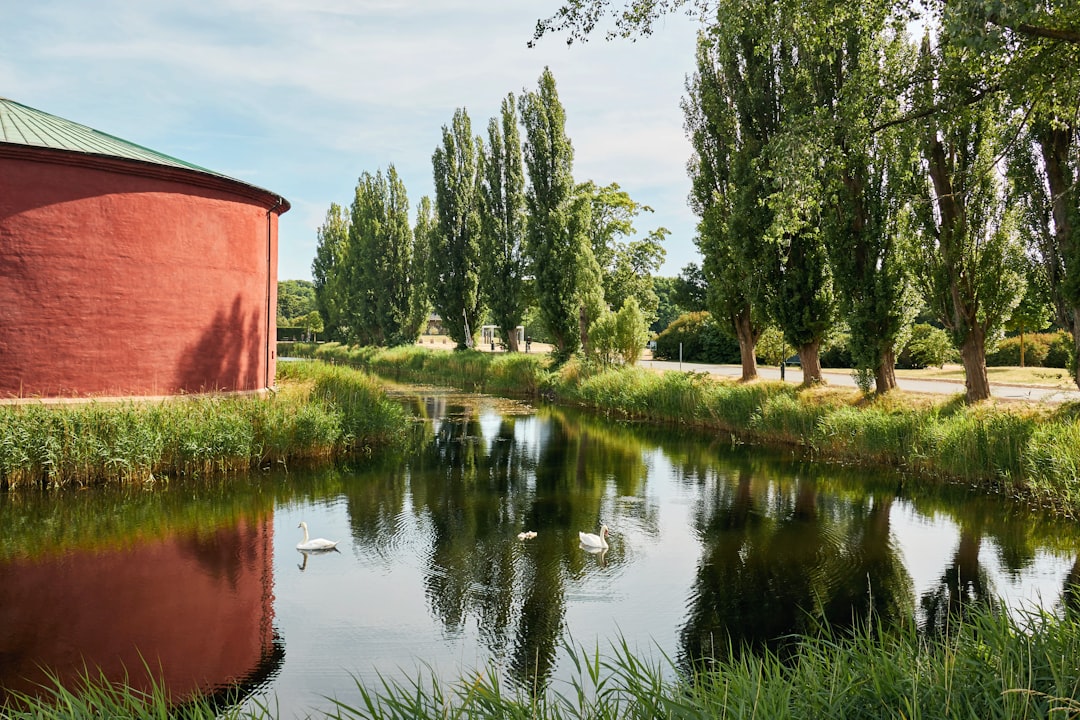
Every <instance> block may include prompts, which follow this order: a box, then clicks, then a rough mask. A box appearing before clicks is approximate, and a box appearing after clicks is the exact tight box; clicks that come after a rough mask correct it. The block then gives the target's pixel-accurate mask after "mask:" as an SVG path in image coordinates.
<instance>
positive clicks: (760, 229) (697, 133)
mask: <svg viewBox="0 0 1080 720" xmlns="http://www.w3.org/2000/svg"><path fill="white" fill-rule="evenodd" d="M742 39H743V40H744V47H753V45H754V44H755V42H756V40H755V38H753V37H751V36H745V37H743V38H742ZM696 57H697V69H696V72H695V73H694V74H693V75H692V76H690V77H689V78H688V79H687V83H686V90H687V94H686V96H685V97H684V99H683V103H682V107H683V113H684V116H685V128H686V132H687V135H688V136H689V137H690V142H691V145H692V146H693V148H694V154H693V155H692V156H691V158H690V161H689V162H688V163H687V170H688V172H689V174H690V180H691V194H690V206H691V207H692V208H693V209H694V212H696V213H697V215H698V217H699V218H700V220H699V222H698V234H697V237H696V238H695V239H694V242H695V243H696V244H697V246H698V250H700V251H701V255H702V265H701V268H700V271H698V268H697V267H696V266H695V267H693V268H692V269H693V271H694V273H693V274H692V275H691V276H690V277H688V278H687V281H686V282H687V284H688V287H687V289H690V287H692V285H690V283H694V284H696V281H697V273H698V272H700V280H701V281H702V282H703V283H704V286H705V294H704V303H705V306H706V307H707V308H708V309H709V311H710V313H712V315H713V317H715V318H717V320H718V321H720V322H721V323H722V326H723V327H724V328H725V329H726V330H727V331H728V332H729V333H730V334H731V335H733V336H734V337H735V338H736V339H737V340H738V341H739V355H740V358H741V361H742V379H743V381H749V380H753V379H754V378H756V377H757V355H756V352H755V347H756V345H757V340H758V337H759V335H760V334H761V330H762V328H763V325H764V320H765V313H764V306H763V305H762V304H761V299H762V298H764V297H765V288H764V287H763V286H762V284H761V276H760V274H759V273H757V272H755V263H756V262H757V260H758V259H759V256H758V255H757V253H756V252H755V248H756V247H757V246H758V245H759V244H760V243H761V242H762V239H763V238H764V235H765V231H766V229H767V227H768V226H769V224H770V223H771V220H772V218H771V214H770V213H769V211H768V208H767V206H766V203H765V199H766V197H767V187H766V185H765V184H764V183H763V182H762V181H761V180H762V179H761V177H760V176H758V175H757V174H756V173H754V171H753V166H754V164H755V161H756V160H757V158H758V156H759V155H760V154H761V152H762V148H763V147H764V144H765V142H767V140H768V137H769V134H771V133H772V132H773V131H774V130H775V126H776V122H777V118H776V116H775V113H774V114H773V117H772V118H760V117H758V113H757V112H756V111H755V109H754V106H755V105H759V104H763V105H764V106H765V107H769V105H768V103H767V98H760V99H759V98H756V97H755V95H756V93H758V92H762V91H763V92H765V93H767V94H770V95H771V91H770V90H769V86H768V85H767V84H766V85H764V86H760V85H755V84H754V83H753V82H744V79H745V78H744V76H743V73H747V74H748V73H753V72H754V71H755V70H756V68H757V65H756V64H755V63H753V62H751V63H747V64H745V65H743V66H742V73H740V72H739V60H738V57H737V55H736V53H735V52H733V51H732V49H731V48H727V47H723V48H722V47H720V46H718V44H717V38H716V37H715V36H713V35H711V34H705V33H702V34H699V36H698V46H697V56H696ZM762 120H765V122H762ZM769 120H772V121H771V122H769ZM690 270H691V268H690V267H687V268H686V269H684V271H683V272H684V274H685V273H688V272H689V271H690ZM687 299H688V300H689V298H687ZM693 309H698V308H696V307H695V308H693Z"/></svg>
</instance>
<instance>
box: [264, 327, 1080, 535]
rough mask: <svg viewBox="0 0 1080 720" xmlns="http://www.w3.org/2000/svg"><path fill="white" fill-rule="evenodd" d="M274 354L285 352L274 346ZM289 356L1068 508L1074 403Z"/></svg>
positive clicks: (420, 355) (337, 348)
mask: <svg viewBox="0 0 1080 720" xmlns="http://www.w3.org/2000/svg"><path fill="white" fill-rule="evenodd" d="M283 350H285V349H284V348H283ZM291 351H292V352H296V353H299V354H303V355H307V356H310V357H316V358H319V359H322V360H326V361H329V362H336V363H348V364H353V365H356V366H359V367H363V368H365V369H368V370H371V371H372V372H375V373H377V374H379V375H382V376H385V377H389V378H393V379H396V380H405V381H411V382H441V383H447V384H450V385H454V386H456V387H461V388H465V389H470V390H479V391H483V392H489V393H494V394H508V395H512V396H516V397H528V398H536V397H539V396H540V395H544V396H547V397H552V398H556V399H557V400H558V401H559V402H560V403H567V404H572V405H577V406H581V407H587V408H591V409H594V410H597V411H600V412H604V413H607V414H610V415H613V416H618V417H624V418H629V419H635V420H648V421H656V422H665V423H677V424H685V425H691V426H696V427H700V428H702V429H705V430H707V431H712V432H717V433H723V434H724V435H726V436H728V437H730V438H731V439H732V441H735V442H747V443H760V444H770V445H787V446H791V447H796V448H800V449H801V450H803V451H805V452H807V453H810V454H812V455H813V456H814V457H818V458H821V459H825V460H835V461H842V462H845V463H850V464H861V465H866V466H868V467H870V466H887V467H899V468H902V469H904V470H906V471H908V472H911V473H916V474H918V475H919V476H921V477H924V478H936V479H942V480H952V481H961V482H964V483H968V484H972V485H977V486H979V487H981V488H982V489H983V490H985V491H989V492H1000V493H1007V494H1010V495H1016V496H1020V497H1023V498H1025V499H1029V500H1032V501H1034V502H1037V503H1039V504H1040V505H1044V506H1048V507H1051V508H1053V509H1054V510H1056V511H1058V512H1063V513H1067V514H1080V408H1077V407H1076V406H1075V405H1065V406H1061V407H1057V408H1048V407H1042V406H1036V405H1008V406H1006V405H995V404H984V405H980V406H977V407H969V406H967V405H965V404H964V403H963V402H962V400H961V399H959V398H958V397H945V396H943V397H942V398H941V399H932V400H931V399H927V398H926V397H923V396H913V395H910V394H906V393H903V392H895V393H891V394H889V395H887V396H885V397H880V398H878V397H873V396H869V397H868V396H863V395H862V394H861V393H859V392H857V391H848V390H840V389H831V388H814V389H805V388H801V387H798V386H795V385H791V384H784V383H776V382H756V383H750V384H740V383H737V382H734V381H727V380H718V379H715V378H711V377H709V376H707V375H704V374H700V373H699V374H694V373H675V372H669V373H664V374H660V373H656V372H653V371H651V370H646V369H643V368H618V369H608V370H594V369H591V368H588V367H586V366H583V365H581V364H577V363H573V362H572V363H569V364H567V365H565V366H564V367H562V368H560V369H559V370H558V371H557V372H553V371H551V370H550V369H549V368H548V365H547V362H546V358H543V357H541V356H537V355H522V354H494V355H493V354H489V353H479V352H457V353H450V352H445V351H434V350H424V349H422V348H417V347H405V348H396V349H393V350H383V349H376V348H350V347H345V346H341V345H336V344H332V343H331V344H326V345H320V346H317V347H316V346H313V345H306V346H295V347H294V348H292V349H291Z"/></svg>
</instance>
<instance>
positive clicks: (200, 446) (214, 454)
mask: <svg viewBox="0 0 1080 720" xmlns="http://www.w3.org/2000/svg"><path fill="white" fill-rule="evenodd" d="M280 377H281V379H282V382H283V383H284V387H283V391H282V392H280V393H277V394H276V395H269V396H267V397H251V396H245V397H238V396H199V397H191V398H176V399H173V400H169V401H166V402H157V403H138V402H127V403H123V404H120V405H106V404H87V405H77V406H63V407H47V406H43V405H33V404H32V405H17V406H4V407H2V408H0V487H17V486H21V485H34V484H46V485H86V484H89V483H95V482H102V481H122V482H132V481H134V482H139V481H147V480H152V479H154V478H158V477H169V476H179V475H195V476H198V475H209V474H229V473H236V472H242V471H246V470H249V469H251V468H254V467H263V466H266V465H275V464H285V463H291V462H295V461H300V460H317V459H326V458H330V457H333V456H335V455H339V454H345V453H352V452H358V451H360V452H370V451H371V450H372V449H373V448H376V447H381V446H386V445H389V444H391V443H393V442H396V441H397V440H398V439H399V438H401V437H402V435H403V429H404V428H405V427H406V425H407V423H408V420H407V418H406V416H405V412H404V410H403V409H402V408H401V407H400V406H399V405H398V404H397V403H394V402H392V401H390V400H388V399H387V398H386V396H385V394H384V393H383V391H382V390H381V388H380V386H379V385H378V383H377V382H375V381H374V380H372V379H371V378H369V377H367V376H364V375H363V374H361V373H358V372H356V371H353V370H349V369H347V368H337V367H332V366H328V365H324V364H321V363H282V373H281V375H280Z"/></svg>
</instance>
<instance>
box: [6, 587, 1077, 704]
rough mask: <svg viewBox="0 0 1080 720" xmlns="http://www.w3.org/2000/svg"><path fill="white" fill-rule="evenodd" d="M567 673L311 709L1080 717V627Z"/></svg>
mask: <svg viewBox="0 0 1080 720" xmlns="http://www.w3.org/2000/svg"><path fill="white" fill-rule="evenodd" d="M568 651H569V656H570V657H569V660H570V665H571V666H572V675H571V678H570V681H569V682H556V683H554V684H553V685H552V687H550V688H548V689H547V690H546V691H541V692H538V693H536V694H530V693H528V692H526V691H524V690H521V689H514V688H509V687H506V686H505V685H503V684H501V683H500V681H499V679H498V677H499V676H498V673H497V671H496V670H495V669H494V668H492V669H491V670H490V671H488V670H482V671H480V672H476V673H474V674H470V675H468V676H467V677H463V678H460V679H458V680H456V681H444V680H441V679H439V678H437V677H430V676H418V677H414V678H413V679H411V680H410V681H408V682H405V683H394V682H389V681H388V682H385V683H384V684H382V685H381V686H379V687H375V688H370V687H362V686H361V687H359V688H358V691H359V698H360V700H359V701H358V702H355V703H352V704H347V703H344V702H340V701H339V702H337V703H336V704H335V705H334V706H333V707H331V708H329V709H324V710H322V711H315V712H313V714H312V717H327V718H357V719H361V718H363V719H367V718H371V719H372V720H374V719H375V718H379V719H390V718H402V719H404V718H409V719H410V720H413V719H420V720H423V719H425V718H522V719H525V718H546V719H551V720H561V719H562V718H566V719H570V718H574V719H575V720H576V719H580V718H594V719H596V720H607V719H611V720H615V719H617V718H618V719H622V718H643V719H644V718H650V719H652V718H739V719H740V720H742V719H747V718H769V719H770V720H775V719H777V718H780V719H783V718H790V719H792V720H796V719H802V718H806V719H808V720H809V719H811V718H847V719H849V720H860V719H862V718H867V719H875V720H876V719H877V718H905V719H909V718H924V717H925V718H931V717H932V718H983V719H985V720H992V719H994V718H1029V717H1057V716H1061V717H1075V716H1076V715H1077V714H1078V713H1080V623H1078V622H1077V619H1076V618H1075V617H1073V616H1071V615H1066V616H1065V617H1064V618H1054V617H1051V616H1048V615H1045V614H1036V613H1032V614H1030V615H1028V616H1026V617H1022V618H1021V619H1020V620H1016V619H1011V618H1010V617H1009V616H1008V615H1006V614H1004V613H997V612H993V611H992V610H991V609H989V608H984V609H981V610H977V611H973V612H969V613H968V614H967V619H966V620H964V621H963V622H960V621H956V622H955V623H954V624H953V625H952V626H951V628H950V634H949V635H948V636H944V637H942V636H936V637H931V638H927V637H925V636H924V635H922V634H920V633H919V632H918V631H917V630H916V629H915V628H914V627H913V626H911V625H909V626H905V627H901V628H894V629H892V630H888V631H883V630H878V629H873V628H866V629H864V630H862V631H860V632H858V633H856V634H855V636H854V637H850V636H846V637H835V636H832V635H830V634H829V633H828V632H825V633H822V634H820V635H816V636H807V637H802V638H799V639H797V640H795V641H793V645H792V647H791V649H789V651H787V652H786V653H785V656H784V657H783V658H781V657H780V656H779V655H777V654H775V653H772V652H769V651H762V652H761V653H758V654H751V653H728V656H729V657H730V656H735V659H724V660H718V661H717V662H716V663H715V664H714V665H713V666H712V667H711V668H710V671H709V672H695V673H689V674H687V673H685V672H682V671H680V669H679V668H678V667H677V666H676V663H675V662H674V661H672V660H670V659H667V658H663V659H660V660H651V659H647V658H645V657H643V656H641V655H639V654H637V653H635V652H634V651H632V650H631V649H630V648H628V647H627V646H626V645H625V644H617V645H615V646H614V647H612V648H611V649H610V650H609V651H605V652H600V651H599V650H592V651H587V650H585V649H582V648H576V649H575V648H568ZM177 715H179V716H180V717H188V718H213V717H219V718H224V719H231V718H273V717H274V714H273V699H272V698H271V699H264V700H263V701H262V704H261V706H258V707H255V708H254V709H251V710H246V711H245V710H240V709H237V708H233V709H225V710H222V709H220V708H214V707H212V706H211V705H210V704H209V703H206V702H195V703H192V704H189V705H187V706H184V707H183V708H182V710H181V711H180V712H179V713H177ZM168 716H169V699H168V697H167V695H166V693H164V692H162V691H160V690H157V691H154V692H152V693H149V694H147V695H141V694H138V693H135V692H133V691H132V690H130V689H126V688H115V689H110V688H109V687H108V686H107V685H104V684H95V683H94V682H91V683H90V684H89V687H83V688H79V689H77V690H75V691H69V690H67V689H64V688H59V687H58V688H54V689H53V690H52V691H51V692H50V693H49V694H47V695H45V696H44V697H42V698H39V699H30V698H25V699H23V700H22V704H21V707H20V709H18V710H16V709H9V710H8V717H11V718H13V719H22V718H90V717H110V718H144V717H162V718H163V717H168Z"/></svg>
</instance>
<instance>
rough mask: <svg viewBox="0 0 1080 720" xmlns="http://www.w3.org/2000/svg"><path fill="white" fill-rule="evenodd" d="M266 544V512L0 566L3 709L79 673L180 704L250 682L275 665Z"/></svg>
mask: <svg viewBox="0 0 1080 720" xmlns="http://www.w3.org/2000/svg"><path fill="white" fill-rule="evenodd" d="M272 547H273V532H272V526H271V523H270V521H269V519H268V518H265V517H264V518H261V519H260V518H256V519H254V520H250V521H248V520H245V521H241V522H239V523H237V524H236V525H234V526H231V527H218V528H213V529H211V531H210V532H209V533H199V532H195V531H189V532H183V533H178V534H176V535H171V536H167V537H163V538H158V539H152V540H149V541H147V542H143V543H140V544H136V545H134V546H131V547H121V548H113V549H101V550H87V551H74V552H70V553H68V554H65V555H62V556H55V555H54V556H48V557H45V558H39V559H37V560H29V559H25V558H20V559H15V560H12V561H9V562H5V563H0V706H2V705H3V702H4V700H5V697H6V695H7V694H8V693H11V692H21V693H26V692H30V693H32V692H35V691H37V690H38V688H39V686H41V685H42V684H48V674H52V675H54V676H56V677H58V678H59V679H60V680H61V681H62V682H64V683H67V684H69V685H70V684H73V683H74V682H75V681H76V680H77V679H78V678H79V677H80V675H81V674H83V673H84V672H85V671H86V670H87V669H89V670H91V671H92V672H93V674H94V675H95V676H96V675H97V671H100V672H101V673H102V674H103V675H104V677H107V678H110V679H112V680H119V679H121V678H126V682H127V683H128V684H129V685H131V686H132V687H134V688H136V689H140V690H148V689H149V688H150V686H151V683H152V681H153V680H154V679H157V680H159V681H162V682H164V683H165V686H166V687H168V688H169V689H170V691H171V692H172V693H173V694H174V696H175V697H177V698H187V697H191V696H193V695H194V694H196V693H207V692H213V691H215V690H217V689H219V688H223V687H231V688H235V686H237V685H240V684H243V683H245V682H249V681H254V682H257V681H258V678H262V677H265V676H267V675H268V674H269V673H270V672H271V671H272V667H271V666H272V665H274V664H275V663H280V661H281V649H280V642H278V641H276V638H275V634H274V628H273V618H274V610H273V573H272V571H271V562H272V555H273V553H272ZM47 673H48V674H47Z"/></svg>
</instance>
